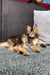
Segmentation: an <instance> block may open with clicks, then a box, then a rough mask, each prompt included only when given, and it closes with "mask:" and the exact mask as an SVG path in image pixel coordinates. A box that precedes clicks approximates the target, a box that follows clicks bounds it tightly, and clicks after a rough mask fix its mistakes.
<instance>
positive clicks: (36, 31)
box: [33, 24, 38, 34]
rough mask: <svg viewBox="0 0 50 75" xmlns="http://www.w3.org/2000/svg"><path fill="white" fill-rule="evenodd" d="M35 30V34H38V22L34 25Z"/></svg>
mask: <svg viewBox="0 0 50 75" xmlns="http://www.w3.org/2000/svg"><path fill="white" fill-rule="evenodd" d="M33 31H34V32H35V34H38V26H37V25H36V24H35V25H34V26H33Z"/></svg>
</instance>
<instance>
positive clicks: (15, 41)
mask: <svg viewBox="0 0 50 75" xmlns="http://www.w3.org/2000/svg"><path fill="white" fill-rule="evenodd" d="M39 45H40V46H43V47H46V44H44V43H42V42H40V41H39V39H38V27H37V25H34V26H33V28H31V27H30V26H29V25H27V34H23V35H22V36H16V37H12V38H10V39H8V40H7V41H6V42H2V43H0V47H7V48H8V49H9V50H10V51H15V52H17V53H20V54H23V55H29V54H30V53H29V52H28V51H26V50H25V49H24V48H23V47H30V48H31V49H33V50H34V51H35V52H38V53H39V52H41V50H40V49H39V48H38V47H37V46H39Z"/></svg>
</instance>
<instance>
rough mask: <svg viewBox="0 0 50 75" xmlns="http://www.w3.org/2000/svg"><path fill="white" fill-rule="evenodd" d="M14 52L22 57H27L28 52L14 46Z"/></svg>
mask: <svg viewBox="0 0 50 75" xmlns="http://www.w3.org/2000/svg"><path fill="white" fill-rule="evenodd" d="M14 51H15V52H17V53H20V54H22V55H26V56H27V55H29V52H28V51H26V50H25V49H24V48H22V47H20V46H15V47H14Z"/></svg>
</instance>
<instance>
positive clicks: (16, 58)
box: [0, 46, 50, 75]
mask: <svg viewBox="0 0 50 75" xmlns="http://www.w3.org/2000/svg"><path fill="white" fill-rule="evenodd" d="M40 48H41V47H40ZM26 50H27V51H29V53H30V55H29V56H23V55H20V54H17V53H15V52H10V51H9V50H8V49H7V48H3V47H2V48H0V75H50V46H47V48H41V53H36V52H34V51H33V50H31V49H29V48H26Z"/></svg>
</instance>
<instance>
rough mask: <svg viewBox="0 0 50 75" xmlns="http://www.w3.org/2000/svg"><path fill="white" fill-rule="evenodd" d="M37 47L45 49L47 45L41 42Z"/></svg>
mask: <svg viewBox="0 0 50 75" xmlns="http://www.w3.org/2000/svg"><path fill="white" fill-rule="evenodd" d="M39 45H40V46H41V47H44V48H46V47H47V45H46V44H45V43H43V42H39Z"/></svg>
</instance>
